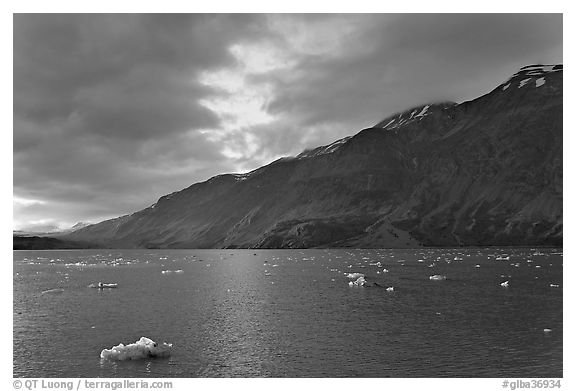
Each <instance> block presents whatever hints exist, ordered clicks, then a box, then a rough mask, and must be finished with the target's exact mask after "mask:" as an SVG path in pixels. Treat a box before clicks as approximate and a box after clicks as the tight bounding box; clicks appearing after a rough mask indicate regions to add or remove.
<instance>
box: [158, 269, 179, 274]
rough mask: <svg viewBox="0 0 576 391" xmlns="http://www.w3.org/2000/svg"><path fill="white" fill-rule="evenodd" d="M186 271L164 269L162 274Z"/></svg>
mask: <svg viewBox="0 0 576 391" xmlns="http://www.w3.org/2000/svg"><path fill="white" fill-rule="evenodd" d="M172 273H184V270H181V269H178V270H162V274H172Z"/></svg>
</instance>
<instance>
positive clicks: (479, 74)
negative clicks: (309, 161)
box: [270, 14, 562, 126]
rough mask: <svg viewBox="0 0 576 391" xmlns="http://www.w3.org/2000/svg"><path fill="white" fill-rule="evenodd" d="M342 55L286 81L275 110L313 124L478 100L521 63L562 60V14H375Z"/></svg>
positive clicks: (316, 60)
mask: <svg viewBox="0 0 576 391" xmlns="http://www.w3.org/2000/svg"><path fill="white" fill-rule="evenodd" d="M368 22H369V23H368V24H367V25H365V26H362V31H361V32H360V33H359V36H358V37H357V40H356V44H357V45H360V46H361V47H362V45H364V46H368V47H370V46H372V47H371V48H369V50H366V51H364V52H362V51H356V52H354V53H353V54H352V55H347V54H346V53H344V54H343V55H342V57H336V58H334V57H329V56H326V57H312V58H309V59H307V60H306V61H304V62H302V64H301V67H302V68H305V69H306V71H305V72H302V77H301V78H300V79H298V80H296V81H293V80H292V81H291V82H290V83H285V84H283V85H282V87H281V90H282V94H281V95H279V96H278V97H277V99H276V100H275V101H274V103H273V104H272V105H271V106H270V110H271V111H273V112H286V111H290V112H296V113H300V115H302V116H304V117H305V118H306V120H307V122H308V123H314V122H322V121H326V120H330V121H333V122H335V123H342V122H345V123H349V124H350V125H353V124H357V126H362V125H364V126H366V125H368V124H373V123H375V122H376V121H378V120H379V119H381V117H382V116H384V115H389V114H392V113H394V112H396V111H400V110H405V109H407V108H409V107H410V106H413V105H419V104H423V103H427V102H430V101H438V100H456V101H462V100H464V99H471V98H475V97H477V96H479V95H481V94H482V93H485V92H488V91H489V90H490V89H491V88H493V87H495V86H496V85H497V84H498V83H499V82H501V81H503V80H502V79H503V78H505V77H507V76H509V75H511V74H512V73H514V72H515V71H516V70H517V69H518V68H519V67H521V66H523V65H527V64H528V63H534V62H541V61H543V62H550V61H559V62H561V61H562V23H561V17H560V16H559V15H490V14H488V15H398V16H392V17H390V16H386V21H385V23H378V20H377V19H374V16H370V17H369V20H368Z"/></svg>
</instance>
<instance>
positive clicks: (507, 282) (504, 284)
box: [500, 281, 510, 288]
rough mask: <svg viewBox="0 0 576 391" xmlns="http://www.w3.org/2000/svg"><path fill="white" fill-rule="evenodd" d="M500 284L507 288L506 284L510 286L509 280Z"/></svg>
mask: <svg viewBox="0 0 576 391" xmlns="http://www.w3.org/2000/svg"><path fill="white" fill-rule="evenodd" d="M500 286H503V287H504V288H508V286H510V281H504V282H502V283H501V284H500Z"/></svg>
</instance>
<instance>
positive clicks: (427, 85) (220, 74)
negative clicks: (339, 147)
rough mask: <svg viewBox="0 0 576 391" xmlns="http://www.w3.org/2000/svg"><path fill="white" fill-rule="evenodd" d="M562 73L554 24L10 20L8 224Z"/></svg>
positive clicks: (252, 162)
mask: <svg viewBox="0 0 576 391" xmlns="http://www.w3.org/2000/svg"><path fill="white" fill-rule="evenodd" d="M561 61H562V17H561V15H539V14H502V15H494V14H478V15H457V14H450V15H442V14H410V15H400V14H392V15H380V14H370V15H361V14H350V15H332V14H330V15H322V14H319V15H170V14H162V15H124V14H121V15H73V14H69V15H55V14H51V15H15V16H14V195H15V201H14V215H15V219H16V223H17V224H19V225H25V223H26V222H28V223H34V224H40V223H42V224H43V223H46V222H52V221H54V222H58V221H60V222H62V221H63V222H67V223H74V222H75V220H86V219H89V220H93V221H95V220H99V219H102V218H104V217H113V216H117V215H120V214H124V213H132V212H134V211H136V210H138V209H140V208H143V207H146V206H148V205H150V204H152V203H153V202H155V200H156V199H157V198H158V197H159V196H161V195H164V194H167V193H170V192H172V191H176V190H179V189H182V188H184V187H187V186H188V185H190V184H191V183H193V182H197V181H201V180H205V179H207V178H208V177H210V176H212V175H215V174H218V173H222V172H231V171H238V170H243V169H252V168H256V167H257V166H259V165H261V164H265V163H268V162H269V161H271V160H273V159H275V158H277V157H279V156H282V155H287V154H296V153H298V152H300V151H301V150H302V149H304V148H307V147H314V146H318V145H322V144H327V143H330V142H332V141H334V140H335V139H338V138H341V137H344V136H347V135H351V134H354V133H356V132H358V131H359V130H361V129H362V128H363V127H367V126H370V125H372V124H374V123H376V122H377V121H379V120H380V119H382V118H383V117H384V116H386V115H390V114H392V113H394V112H396V111H400V110H405V109H408V108H409V107H411V106H414V105H419V104H424V103H429V102H433V101H438V100H455V101H463V100H467V99H471V98H475V97H477V96H479V95H481V94H483V93H485V92H488V91H489V90H491V89H492V88H494V87H495V86H496V85H497V84H499V83H500V82H502V81H503V80H504V79H505V78H507V77H508V76H510V75H511V74H512V73H514V72H515V71H516V70H517V69H518V68H519V67H521V66H523V65H527V64H530V63H539V62H543V63H551V62H561ZM39 222H40V223H39Z"/></svg>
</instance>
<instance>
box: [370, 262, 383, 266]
mask: <svg viewBox="0 0 576 391" xmlns="http://www.w3.org/2000/svg"><path fill="white" fill-rule="evenodd" d="M370 266H378V267H382V263H381V262H376V263H370Z"/></svg>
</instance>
